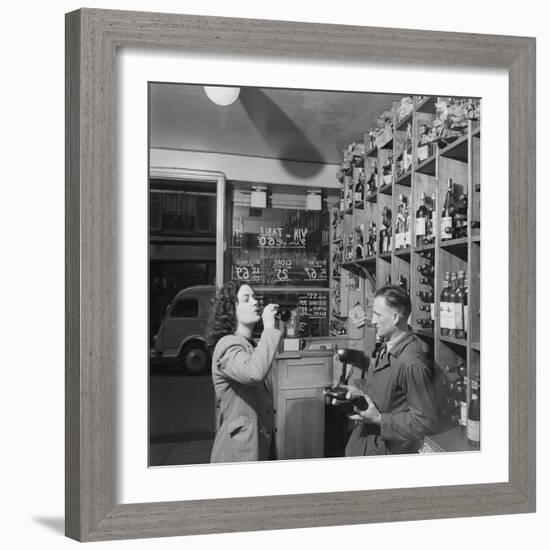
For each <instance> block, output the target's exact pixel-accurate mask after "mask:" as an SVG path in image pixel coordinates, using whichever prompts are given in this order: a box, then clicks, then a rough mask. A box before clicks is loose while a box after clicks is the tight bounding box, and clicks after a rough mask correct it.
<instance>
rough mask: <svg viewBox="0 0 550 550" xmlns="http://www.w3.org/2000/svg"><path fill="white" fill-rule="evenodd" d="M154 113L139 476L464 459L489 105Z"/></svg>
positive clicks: (449, 101)
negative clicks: (162, 471) (144, 440)
mask: <svg viewBox="0 0 550 550" xmlns="http://www.w3.org/2000/svg"><path fill="white" fill-rule="evenodd" d="M148 102H149V125H148V139H149V159H148V160H149V189H148V193H149V201H148V205H149V210H148V212H149V213H148V220H149V225H148V239H149V243H148V246H149V248H148V251H149V266H148V269H149V274H148V275H149V277H148V289H149V300H148V305H149V342H148V349H149V396H148V397H149V400H148V402H149V412H148V417H149V466H150V467H160V466H178V465H189V464H209V463H230V462H254V461H266V460H304V459H327V460H332V459H338V458H340V457H357V456H372V455H395V454H417V453H421V454H422V453H425V454H428V453H462V452H464V453H466V452H479V451H480V449H482V448H483V441H482V439H481V437H480V434H481V433H482V430H481V429H480V421H481V419H480V416H481V415H480V410H481V408H480V401H481V399H480V397H481V395H482V390H481V388H482V381H481V376H480V374H481V361H480V356H481V355H480V354H481V336H480V332H481V331H480V315H481V311H480V280H481V279H480V276H481V261H480V254H481V236H480V235H481V232H480V210H481V181H480V179H481V178H480V173H481V171H480V147H481V130H480V128H481V113H482V99H481V98H479V97H457V96H440V95H431V94H429V93H426V94H425V95H416V94H410V93H407V90H404V93H402V94H395V93H391V94H383V93H367V92H350V91H345V90H344V91H325V90H313V89H311V90H310V89H292V88H267V87H266V88H263V87H250V86H242V87H238V86H235V85H231V86H229V85H228V86H222V85H216V86H212V85H202V84H195V83H193V84H191V83H172V82H150V83H149V89H148Z"/></svg>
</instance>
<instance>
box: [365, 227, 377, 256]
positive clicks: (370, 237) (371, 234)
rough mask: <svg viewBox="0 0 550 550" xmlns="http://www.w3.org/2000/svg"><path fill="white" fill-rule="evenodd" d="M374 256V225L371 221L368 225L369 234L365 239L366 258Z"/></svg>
mask: <svg viewBox="0 0 550 550" xmlns="http://www.w3.org/2000/svg"><path fill="white" fill-rule="evenodd" d="M375 255H376V224H375V223H374V222H373V221H371V222H370V224H369V233H368V239H367V256H375Z"/></svg>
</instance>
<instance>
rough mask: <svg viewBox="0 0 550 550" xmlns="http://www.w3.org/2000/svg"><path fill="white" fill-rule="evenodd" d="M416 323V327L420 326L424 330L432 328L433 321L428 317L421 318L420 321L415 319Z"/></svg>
mask: <svg viewBox="0 0 550 550" xmlns="http://www.w3.org/2000/svg"><path fill="white" fill-rule="evenodd" d="M416 322H417V324H418V325H420V327H421V328H424V329H431V328H433V321H432V319H431V318H430V317H422V318H420V319H417V320H416Z"/></svg>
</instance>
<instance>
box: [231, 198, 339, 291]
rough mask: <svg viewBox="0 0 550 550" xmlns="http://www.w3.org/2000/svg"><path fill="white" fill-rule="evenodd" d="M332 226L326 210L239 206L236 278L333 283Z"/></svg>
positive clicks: (233, 253) (235, 228)
mask: <svg viewBox="0 0 550 550" xmlns="http://www.w3.org/2000/svg"><path fill="white" fill-rule="evenodd" d="M328 228H329V219H328V212H326V211H305V210H291V209H282V208H280V209H276V208H266V209H260V210H258V211H254V210H252V211H251V210H250V209H249V208H247V207H243V206H234V207H233V234H232V239H231V246H230V261H231V278H233V279H238V280H244V281H248V282H250V283H251V284H256V285H259V286H308V287H311V286H318V287H322V288H328V284H329V280H328V266H329V263H328V262H329V246H328Z"/></svg>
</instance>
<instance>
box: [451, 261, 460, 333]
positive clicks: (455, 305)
mask: <svg viewBox="0 0 550 550" xmlns="http://www.w3.org/2000/svg"><path fill="white" fill-rule="evenodd" d="M450 288H451V290H450V292H449V307H450V311H449V336H453V337H456V330H457V327H458V325H459V323H461V322H462V302H461V300H460V298H459V297H458V296H457V292H458V279H457V276H456V273H455V272H453V273H451V285H450Z"/></svg>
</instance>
